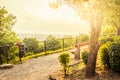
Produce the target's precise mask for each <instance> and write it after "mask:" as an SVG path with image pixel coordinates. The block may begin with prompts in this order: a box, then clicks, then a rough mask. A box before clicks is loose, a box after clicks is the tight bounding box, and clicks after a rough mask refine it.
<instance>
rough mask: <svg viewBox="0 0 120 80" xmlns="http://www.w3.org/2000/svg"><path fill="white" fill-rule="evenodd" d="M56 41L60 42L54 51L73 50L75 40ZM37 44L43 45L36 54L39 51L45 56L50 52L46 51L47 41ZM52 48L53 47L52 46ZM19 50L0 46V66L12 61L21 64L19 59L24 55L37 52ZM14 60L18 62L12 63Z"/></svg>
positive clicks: (15, 47) (14, 47)
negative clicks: (71, 48)
mask: <svg viewBox="0 0 120 80" xmlns="http://www.w3.org/2000/svg"><path fill="white" fill-rule="evenodd" d="M58 40H59V41H60V48H57V49H54V50H58V49H61V51H64V50H65V49H66V48H70V47H73V48H74V45H75V44H76V43H77V38H62V39H58ZM39 43H41V44H43V46H42V47H41V49H38V52H39V51H40V52H44V53H45V54H47V53H48V52H49V51H52V50H49V49H48V48H49V47H48V45H47V40H45V41H41V42H39ZM39 43H38V44H39ZM52 47H55V46H54V44H53V46H52ZM20 49H21V48H20V46H16V45H7V44H6V45H4V46H0V64H3V63H7V64H8V63H9V62H10V63H11V62H12V61H13V63H14V62H16V61H20V62H21V58H22V57H23V56H24V55H25V54H27V52H34V51H37V50H27V49H26V48H25V50H26V52H25V51H23V52H21V51H20ZM40 52H39V53H40ZM24 53H25V54H24ZM36 54H37V53H36ZM14 59H18V60H15V61H14Z"/></svg>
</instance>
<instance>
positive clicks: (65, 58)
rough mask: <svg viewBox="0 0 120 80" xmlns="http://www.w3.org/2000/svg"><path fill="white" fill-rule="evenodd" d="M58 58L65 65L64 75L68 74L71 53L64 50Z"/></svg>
mask: <svg viewBox="0 0 120 80" xmlns="http://www.w3.org/2000/svg"><path fill="white" fill-rule="evenodd" d="M58 59H59V62H60V63H61V65H62V66H63V70H64V76H66V75H67V70H68V63H69V62H70V55H69V53H67V52H63V53H62V54H60V56H59V58H58Z"/></svg>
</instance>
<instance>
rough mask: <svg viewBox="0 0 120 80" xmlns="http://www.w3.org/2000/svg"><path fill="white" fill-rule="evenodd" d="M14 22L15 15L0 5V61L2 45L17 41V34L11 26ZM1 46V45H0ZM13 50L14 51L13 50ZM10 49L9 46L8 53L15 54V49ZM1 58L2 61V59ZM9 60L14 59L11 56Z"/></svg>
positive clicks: (2, 51)
mask: <svg viewBox="0 0 120 80" xmlns="http://www.w3.org/2000/svg"><path fill="white" fill-rule="evenodd" d="M15 22H16V17H15V16H14V15H12V14H9V12H8V11H7V10H6V9H5V7H0V61H1V63H2V62H4V59H5V58H4V54H3V53H4V50H3V46H9V45H13V44H14V43H15V42H16V41H17V35H16V33H15V32H13V31H12V26H13V25H14V24H15ZM1 46H2V47H1ZM13 50H14V51H13ZM13 50H12V51H11V47H10V48H9V50H8V53H9V55H13V54H16V52H15V49H13ZM2 60H3V61H2ZM11 60H14V59H13V58H11Z"/></svg>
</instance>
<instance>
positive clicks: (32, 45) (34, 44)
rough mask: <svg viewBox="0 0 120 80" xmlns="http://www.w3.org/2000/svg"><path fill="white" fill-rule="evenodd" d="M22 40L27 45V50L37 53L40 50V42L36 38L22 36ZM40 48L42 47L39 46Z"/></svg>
mask: <svg viewBox="0 0 120 80" xmlns="http://www.w3.org/2000/svg"><path fill="white" fill-rule="evenodd" d="M23 42H24V44H25V46H26V47H27V49H28V51H31V52H34V53H38V52H40V51H39V49H40V47H41V46H40V42H39V41H38V40H37V39H36V38H24V39H23ZM41 48H42V47H41Z"/></svg>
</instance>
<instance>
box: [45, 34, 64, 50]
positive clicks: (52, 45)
mask: <svg viewBox="0 0 120 80" xmlns="http://www.w3.org/2000/svg"><path fill="white" fill-rule="evenodd" d="M46 47H47V50H48V51H50V50H57V49H60V48H62V46H61V44H60V41H59V40H58V39H57V38H56V37H54V36H52V35H50V36H49V37H48V38H47V39H46Z"/></svg>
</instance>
